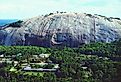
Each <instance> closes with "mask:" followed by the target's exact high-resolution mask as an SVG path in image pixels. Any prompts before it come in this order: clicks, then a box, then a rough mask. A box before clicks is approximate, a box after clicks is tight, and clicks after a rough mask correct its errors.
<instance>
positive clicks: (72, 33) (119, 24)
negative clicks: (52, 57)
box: [0, 13, 121, 47]
mask: <svg viewBox="0 0 121 82" xmlns="http://www.w3.org/2000/svg"><path fill="white" fill-rule="evenodd" d="M20 23H21V24H20V25H21V26H20V25H19V27H15V26H18V25H15V24H14V26H13V27H12V26H11V27H9V25H8V26H6V27H2V28H1V30H0V44H1V45H8V46H10V45H37V46H44V47H52V46H69V47H78V46H79V45H80V44H88V43H90V42H112V41H115V40H118V39H119V38H121V20H120V19H119V18H118V19H117V18H107V17H105V16H101V15H90V14H80V13H55V14H50V15H45V16H38V17H34V18H31V19H27V20H23V22H20Z"/></svg>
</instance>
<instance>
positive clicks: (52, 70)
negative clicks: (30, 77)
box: [22, 66, 57, 72]
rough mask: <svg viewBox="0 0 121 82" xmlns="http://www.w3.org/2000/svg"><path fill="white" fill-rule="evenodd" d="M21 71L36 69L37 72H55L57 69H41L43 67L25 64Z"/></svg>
mask: <svg viewBox="0 0 121 82" xmlns="http://www.w3.org/2000/svg"><path fill="white" fill-rule="evenodd" d="M22 70H23V71H37V72H39V71H40V72H55V71H56V70H57V69H43V68H37V69H36V68H31V67H30V66H27V67H25V68H23V69H22Z"/></svg>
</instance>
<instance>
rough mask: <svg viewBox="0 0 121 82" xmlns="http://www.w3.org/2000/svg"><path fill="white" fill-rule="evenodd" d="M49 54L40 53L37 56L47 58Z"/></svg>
mask: <svg viewBox="0 0 121 82" xmlns="http://www.w3.org/2000/svg"><path fill="white" fill-rule="evenodd" d="M49 56H50V54H40V55H39V57H41V58H48V57H49Z"/></svg>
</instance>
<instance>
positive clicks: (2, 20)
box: [0, 19, 17, 26]
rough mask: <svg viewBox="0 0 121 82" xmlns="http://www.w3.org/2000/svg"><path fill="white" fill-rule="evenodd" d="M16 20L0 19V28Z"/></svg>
mask: <svg viewBox="0 0 121 82" xmlns="http://www.w3.org/2000/svg"><path fill="white" fill-rule="evenodd" d="M16 21H17V19H0V26H4V25H6V24H9V23H12V22H16Z"/></svg>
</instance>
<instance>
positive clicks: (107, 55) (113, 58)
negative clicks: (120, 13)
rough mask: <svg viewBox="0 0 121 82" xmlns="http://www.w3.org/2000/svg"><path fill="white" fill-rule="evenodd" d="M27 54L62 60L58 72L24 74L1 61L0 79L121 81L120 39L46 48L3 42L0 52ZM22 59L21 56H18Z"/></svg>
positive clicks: (7, 81) (24, 81)
mask: <svg viewBox="0 0 121 82" xmlns="http://www.w3.org/2000/svg"><path fill="white" fill-rule="evenodd" d="M18 53H21V54H22V55H23V58H24V57H26V58H27V57H29V56H30V55H39V54H41V53H45V54H46V53H48V54H51V55H50V56H49V58H48V59H49V60H51V61H52V62H53V63H58V64H59V67H60V68H59V69H58V70H57V71H55V72H43V75H40V74H39V73H38V72H37V76H34V73H32V74H31V75H24V74H23V73H21V72H17V73H14V72H10V71H9V69H8V68H9V67H11V66H12V65H11V64H8V63H6V62H5V63H0V67H1V68H0V82H120V80H121V41H120V40H119V41H116V42H112V43H102V42H97V43H90V44H84V45H80V47H79V48H69V47H63V48H44V47H36V46H0V55H1V54H4V55H7V56H9V55H17V54H18ZM18 59H19V61H21V59H20V58H18Z"/></svg>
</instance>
